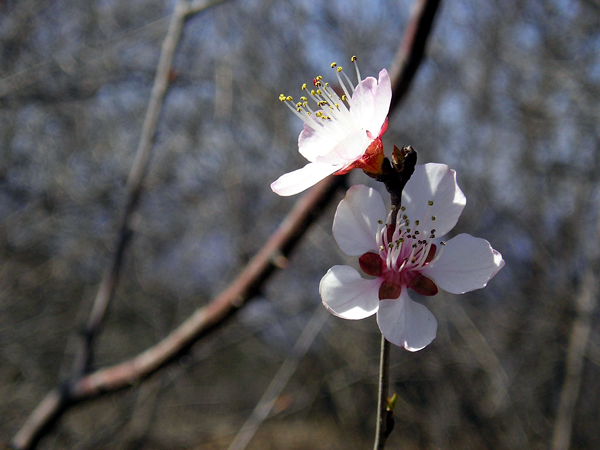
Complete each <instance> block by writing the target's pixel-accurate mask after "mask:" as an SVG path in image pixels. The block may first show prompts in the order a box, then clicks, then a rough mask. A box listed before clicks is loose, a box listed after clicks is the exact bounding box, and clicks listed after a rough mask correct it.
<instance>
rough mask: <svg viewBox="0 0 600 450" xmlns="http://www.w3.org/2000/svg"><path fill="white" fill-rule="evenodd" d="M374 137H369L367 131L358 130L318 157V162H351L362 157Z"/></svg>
mask: <svg viewBox="0 0 600 450" xmlns="http://www.w3.org/2000/svg"><path fill="white" fill-rule="evenodd" d="M371 142H373V139H369V138H368V137H367V132H366V131H364V130H358V131H356V132H354V133H352V134H350V135H348V136H347V137H346V138H345V139H342V140H341V141H340V142H339V143H338V144H337V145H336V146H335V147H333V148H332V149H331V150H330V151H329V152H327V154H325V155H323V156H319V157H317V158H316V160H315V161H316V162H319V163H328V164H350V163H352V162H354V161H356V160H357V159H360V158H361V157H362V156H363V155H364V154H365V151H366V150H367V148H368V147H369V145H370V144H371Z"/></svg>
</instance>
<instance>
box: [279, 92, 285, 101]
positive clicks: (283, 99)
mask: <svg viewBox="0 0 600 450" xmlns="http://www.w3.org/2000/svg"><path fill="white" fill-rule="evenodd" d="M279 101H280V102H285V95H283V94H279Z"/></svg>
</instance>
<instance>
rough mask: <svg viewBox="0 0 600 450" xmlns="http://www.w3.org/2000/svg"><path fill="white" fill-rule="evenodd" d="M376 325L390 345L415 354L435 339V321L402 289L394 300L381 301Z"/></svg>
mask: <svg viewBox="0 0 600 450" xmlns="http://www.w3.org/2000/svg"><path fill="white" fill-rule="evenodd" d="M377 323H378V324H379V329H380V330H381V332H382V333H383V335H384V336H385V338H386V339H387V340H388V341H390V342H391V343H392V344H395V345H398V346H400V347H404V348H405V349H406V350H409V351H411V352H416V351H417V350H421V349H423V348H424V347H426V346H427V345H429V344H430V343H431V341H433V340H434V339H435V336H436V332H437V320H435V317H434V316H433V314H431V312H430V311H429V310H428V309H427V308H426V307H425V306H423V305H422V304H420V303H417V302H414V301H412V300H411V299H410V297H409V296H408V292H407V289H406V288H403V289H402V293H401V294H400V297H399V298H398V299H396V300H381V301H380V302H379V311H378V312H377Z"/></svg>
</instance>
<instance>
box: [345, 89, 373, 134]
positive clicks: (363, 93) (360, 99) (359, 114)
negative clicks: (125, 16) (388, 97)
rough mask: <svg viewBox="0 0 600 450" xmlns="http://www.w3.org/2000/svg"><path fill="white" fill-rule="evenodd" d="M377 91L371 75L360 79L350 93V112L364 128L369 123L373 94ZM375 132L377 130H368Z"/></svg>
mask: <svg viewBox="0 0 600 450" xmlns="http://www.w3.org/2000/svg"><path fill="white" fill-rule="evenodd" d="M376 93H377V80H376V79H375V78H373V77H367V78H365V79H364V80H362V81H361V82H360V83H358V85H357V86H356V88H355V89H354V93H353V94H352V103H351V104H350V113H352V115H353V116H354V117H355V118H356V120H357V121H358V123H360V124H361V125H362V126H363V127H364V128H365V130H366V127H367V126H368V125H370V124H371V119H372V118H373V114H374V111H375V94H376ZM369 131H373V132H375V133H377V132H378V131H379V130H369Z"/></svg>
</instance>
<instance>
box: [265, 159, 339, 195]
mask: <svg viewBox="0 0 600 450" xmlns="http://www.w3.org/2000/svg"><path fill="white" fill-rule="evenodd" d="M341 167H342V166H332V165H331V164H319V163H308V164H307V165H306V166H304V167H303V168H302V169H298V170H294V171H293V172H289V173H286V174H284V175H281V176H280V177H279V178H278V179H277V180H275V181H274V182H273V183H271V189H272V190H273V192H275V193H276V194H279V195H282V196H288V195H294V194H298V193H299V192H302V191H304V190H306V189H308V188H309V187H311V186H314V185H315V184H317V183H318V182H319V181H321V180H322V179H324V178H326V177H327V176H328V175H331V174H332V173H333V172H335V171H337V170H339V169H341Z"/></svg>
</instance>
